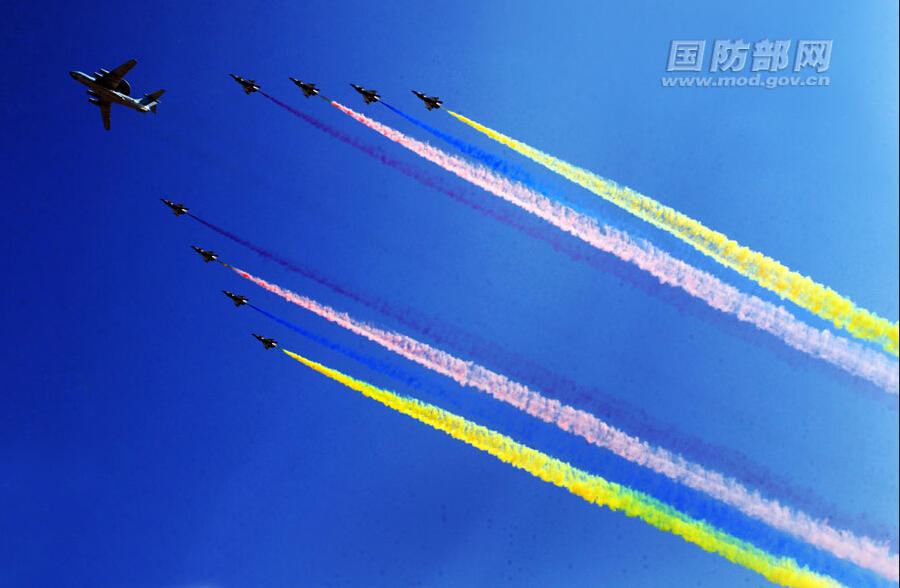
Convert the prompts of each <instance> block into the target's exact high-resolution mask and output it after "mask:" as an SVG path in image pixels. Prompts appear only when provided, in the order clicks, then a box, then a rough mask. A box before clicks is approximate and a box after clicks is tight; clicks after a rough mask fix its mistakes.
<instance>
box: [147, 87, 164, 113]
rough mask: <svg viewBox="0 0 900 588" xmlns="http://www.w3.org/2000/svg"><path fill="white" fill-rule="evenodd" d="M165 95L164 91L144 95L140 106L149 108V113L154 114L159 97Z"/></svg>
mask: <svg viewBox="0 0 900 588" xmlns="http://www.w3.org/2000/svg"><path fill="white" fill-rule="evenodd" d="M163 93H165V90H157V91H156V92H153V93H152V94H144V97H143V98H141V104H143V105H144V106H149V107H150V111H151V112H153V113H154V114H156V106H157V105H158V104H159V97H160V96H162V95H163Z"/></svg>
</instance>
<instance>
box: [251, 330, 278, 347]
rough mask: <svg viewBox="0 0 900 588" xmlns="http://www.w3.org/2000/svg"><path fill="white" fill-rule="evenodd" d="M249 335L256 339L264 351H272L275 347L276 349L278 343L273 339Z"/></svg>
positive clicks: (254, 334)
mask: <svg viewBox="0 0 900 588" xmlns="http://www.w3.org/2000/svg"><path fill="white" fill-rule="evenodd" d="M251 335H253V336H254V337H256V340H257V341H259V342H260V343H262V346H263V347H265V348H266V349H273V348H275V347H278V341H276V340H275V339H269V338H268V337H263V336H262V335H257V334H256V333H251Z"/></svg>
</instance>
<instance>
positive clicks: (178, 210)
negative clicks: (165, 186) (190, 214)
mask: <svg viewBox="0 0 900 588" xmlns="http://www.w3.org/2000/svg"><path fill="white" fill-rule="evenodd" d="M160 200H162V202H163V204H165V205H166V206H168V207H169V208H171V209H172V212H174V213H175V216H181V215H182V214H185V213H187V211H188V207H187V206H185V205H184V204H181V203H180V202H177V203H176V202H172V201H171V200H166V199H165V198H160Z"/></svg>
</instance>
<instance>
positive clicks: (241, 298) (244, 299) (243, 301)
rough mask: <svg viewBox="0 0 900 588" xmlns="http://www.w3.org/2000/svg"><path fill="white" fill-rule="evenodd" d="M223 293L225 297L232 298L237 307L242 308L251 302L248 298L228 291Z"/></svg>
mask: <svg viewBox="0 0 900 588" xmlns="http://www.w3.org/2000/svg"><path fill="white" fill-rule="evenodd" d="M222 293H223V294H224V295H225V296H228V297H229V298H231V301H232V302H234V305H235V306H242V305H244V304H247V303H248V302H250V301H249V300H248V299H247V297H246V296H241V295H240V294H235V293H234V292H229V291H228V290H222Z"/></svg>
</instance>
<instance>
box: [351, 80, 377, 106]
mask: <svg viewBox="0 0 900 588" xmlns="http://www.w3.org/2000/svg"><path fill="white" fill-rule="evenodd" d="M350 85H351V86H353V89H354V90H356V91H357V92H359V94H360V96H362V97H363V100H365V101H366V104H372V103H373V102H378V101H379V100H381V96H379V95H378V92H376V91H375V90H366V89H365V88H363V87H362V86H357V85H356V84H350Z"/></svg>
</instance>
